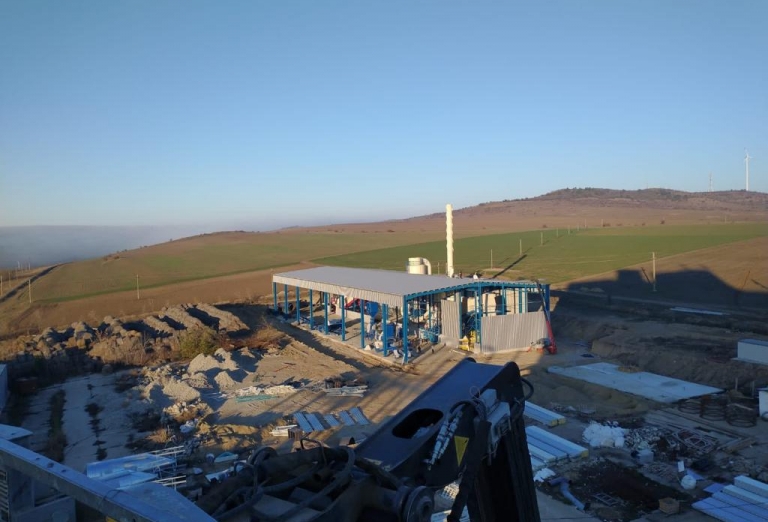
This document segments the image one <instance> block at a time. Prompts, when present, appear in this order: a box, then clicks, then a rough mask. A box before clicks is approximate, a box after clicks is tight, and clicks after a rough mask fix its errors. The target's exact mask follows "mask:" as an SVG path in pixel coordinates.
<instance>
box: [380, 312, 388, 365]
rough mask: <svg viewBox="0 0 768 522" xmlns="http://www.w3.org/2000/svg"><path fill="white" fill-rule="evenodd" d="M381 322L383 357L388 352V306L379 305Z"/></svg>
mask: <svg viewBox="0 0 768 522" xmlns="http://www.w3.org/2000/svg"><path fill="white" fill-rule="evenodd" d="M381 323H382V325H383V326H384V328H383V334H382V338H383V339H384V357H386V356H387V355H388V354H389V338H388V336H387V326H388V325H389V307H388V306H387V305H385V304H383V305H381Z"/></svg>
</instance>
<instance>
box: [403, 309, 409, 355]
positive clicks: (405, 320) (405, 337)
mask: <svg viewBox="0 0 768 522" xmlns="http://www.w3.org/2000/svg"><path fill="white" fill-rule="evenodd" d="M407 362H408V300H407V299H406V298H405V297H403V363H407Z"/></svg>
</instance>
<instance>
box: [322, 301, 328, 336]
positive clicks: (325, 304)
mask: <svg viewBox="0 0 768 522" xmlns="http://www.w3.org/2000/svg"><path fill="white" fill-rule="evenodd" d="M323 321H324V323H325V333H326V335H328V292H323Z"/></svg>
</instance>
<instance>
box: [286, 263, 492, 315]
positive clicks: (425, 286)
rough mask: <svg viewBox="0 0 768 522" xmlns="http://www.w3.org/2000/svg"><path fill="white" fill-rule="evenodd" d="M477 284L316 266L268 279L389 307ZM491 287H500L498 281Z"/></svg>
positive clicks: (475, 280)
mask: <svg viewBox="0 0 768 522" xmlns="http://www.w3.org/2000/svg"><path fill="white" fill-rule="evenodd" d="M481 281H483V280H480V279H470V278H468V277H465V278H450V277H448V276H444V275H421V274H409V273H407V272H395V271H392V270H371V269H365V268H345V267H338V266H319V267H316V268H307V269H305V270H294V271H291V272H282V273H280V274H274V275H273V276H272V282H274V283H277V284H286V285H289V286H298V287H300V288H309V289H312V290H318V291H321V292H328V293H330V294H335V295H343V296H344V297H349V298H353V299H364V300H366V301H373V302H376V303H380V304H387V305H390V306H403V298H405V297H413V296H415V295H417V294H418V295H426V294H430V293H439V292H451V291H456V290H459V289H461V288H468V287H472V286H476V285H477V284H478V283H479V282H481ZM486 282H488V281H487V280H486ZM494 283H495V284H500V283H501V281H494Z"/></svg>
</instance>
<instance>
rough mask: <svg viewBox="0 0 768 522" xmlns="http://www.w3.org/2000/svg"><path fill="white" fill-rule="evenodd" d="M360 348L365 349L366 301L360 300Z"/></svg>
mask: <svg viewBox="0 0 768 522" xmlns="http://www.w3.org/2000/svg"><path fill="white" fill-rule="evenodd" d="M360 348H365V300H364V299H360Z"/></svg>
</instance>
